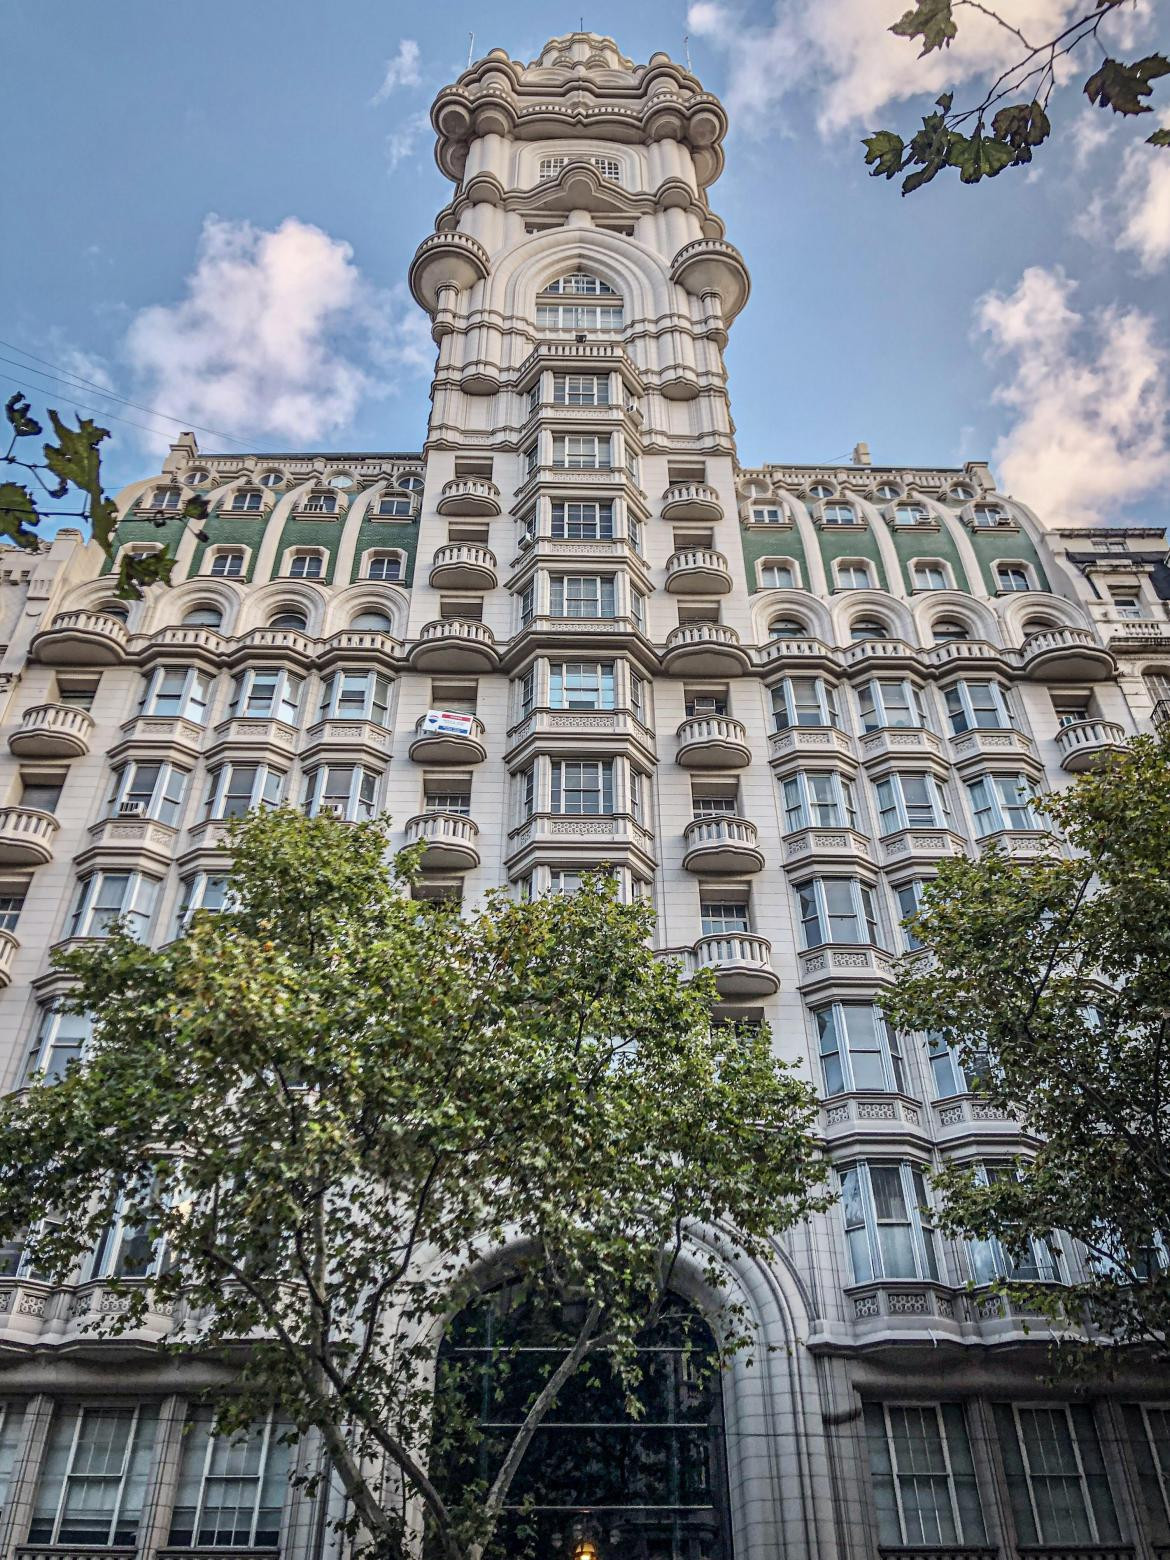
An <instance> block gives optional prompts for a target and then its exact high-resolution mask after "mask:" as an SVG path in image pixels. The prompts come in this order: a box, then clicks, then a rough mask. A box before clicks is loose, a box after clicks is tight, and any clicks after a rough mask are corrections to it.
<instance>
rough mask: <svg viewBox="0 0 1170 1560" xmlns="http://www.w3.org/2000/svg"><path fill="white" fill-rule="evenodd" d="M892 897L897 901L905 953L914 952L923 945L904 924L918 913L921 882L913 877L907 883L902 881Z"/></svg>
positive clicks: (920, 899)
mask: <svg viewBox="0 0 1170 1560" xmlns="http://www.w3.org/2000/svg"><path fill="white" fill-rule="evenodd" d="M894 897H895V898H896V899H897V901H898V918H899V920H900V922H901V924H902V939H903V942H904V944H905V948H906V952H907V953H914V952H915V951H916V950H917V949H919V948H921V947H922V946H923V945H922V943H921V941H920V940H919V939H918V938H917V937H915V935H914V933H913V932H912V931H911V930H910V928H909V927H908V926H907V925H906V922H907V920H909V918H910V917H911V916H915V915H917V914H918V908H919V906H920V905H921V903H922V882H921V880H920V879H919V878H914V879H913V880H912V881H911V882H909V883H903V884H901V885H900V886H899V887H898V888H896V889H895V890H894Z"/></svg>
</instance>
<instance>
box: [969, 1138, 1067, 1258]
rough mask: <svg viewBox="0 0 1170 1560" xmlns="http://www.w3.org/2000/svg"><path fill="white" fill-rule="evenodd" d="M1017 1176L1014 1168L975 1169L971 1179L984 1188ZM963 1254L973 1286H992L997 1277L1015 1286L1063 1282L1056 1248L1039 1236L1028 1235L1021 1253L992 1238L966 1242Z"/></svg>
mask: <svg viewBox="0 0 1170 1560" xmlns="http://www.w3.org/2000/svg"><path fill="white" fill-rule="evenodd" d="M1018 1174H1019V1172H1018V1171H1017V1170H1016V1168H1015V1166H1014V1165H1006V1164H1000V1165H994V1164H985V1165H976V1166H975V1178H976V1180H977V1181H978V1182H980V1183H981V1184H982V1185H984V1186H991V1185H993V1184H994V1183H995V1182H996V1181H1006V1180H1014V1179H1015V1178H1016V1177H1017V1176H1018ZM967 1252H968V1255H969V1256H970V1259H971V1272H972V1276H973V1278H974V1280H975V1282H976V1283H977V1284H992V1283H994V1282H995V1280H996V1279H997V1278H1008V1279H1014V1280H1016V1281H1018V1282H1019V1283H1042V1284H1061V1283H1063V1282H1064V1274H1063V1272H1062V1270H1061V1264H1060V1258H1059V1256H1058V1255H1057V1252H1056V1248H1055V1247H1054V1245H1053V1244H1052V1242H1051V1241H1048V1240H1045V1239H1043V1238H1042V1237H1039V1236H1029V1237H1028V1238H1027V1240H1026V1241H1025V1242H1024V1247H1023V1250H1022V1251H1021V1252H1009V1251H1008V1249H1007V1247H1006V1246H1005V1245H1004V1244H1003V1242H1002V1241H1000V1240H998V1239H997V1238H996V1237H994V1236H991V1237H989V1238H988V1239H986V1240H969V1241H968V1242H967Z"/></svg>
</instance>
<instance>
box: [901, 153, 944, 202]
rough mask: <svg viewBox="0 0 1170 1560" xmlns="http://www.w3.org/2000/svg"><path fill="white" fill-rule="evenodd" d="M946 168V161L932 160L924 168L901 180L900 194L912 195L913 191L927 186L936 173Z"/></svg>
mask: <svg viewBox="0 0 1170 1560" xmlns="http://www.w3.org/2000/svg"><path fill="white" fill-rule="evenodd" d="M945 167H946V160H945V159H944V158H942V157H935V158H932V159H931V161H930V162H928V163H927V164H926V165H925V166H924V167H922V168H918V169H916V170H915V171H914V172H913V173H909V174H907V175H906V177H905V178H904V179H903V180H902V194H903V195H913V193H914V191H915V190H920V189H921V188H922V186H923V185H924V184H929V183H930V181H931V179H933V178H934V176H935V174H936V173H939V172H941V170H942V169H943V168H945Z"/></svg>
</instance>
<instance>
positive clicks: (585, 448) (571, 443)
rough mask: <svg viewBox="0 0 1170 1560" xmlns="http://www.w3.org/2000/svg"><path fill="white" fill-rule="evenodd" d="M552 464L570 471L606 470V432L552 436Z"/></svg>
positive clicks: (608, 444) (608, 464)
mask: <svg viewBox="0 0 1170 1560" xmlns="http://www.w3.org/2000/svg"><path fill="white" fill-rule="evenodd" d="M553 465H554V466H562V467H566V468H567V469H568V470H570V471H608V470H609V467H610V439H609V434H608V433H558V434H555V435H554V436H553Z"/></svg>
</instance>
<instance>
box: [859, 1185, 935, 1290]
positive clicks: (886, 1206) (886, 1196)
mask: <svg viewBox="0 0 1170 1560" xmlns="http://www.w3.org/2000/svg"><path fill="white" fill-rule="evenodd" d="M838 1174H839V1177H840V1183H841V1212H842V1216H843V1218H844V1221H845V1241H846V1244H847V1246H848V1248H849V1260H850V1264H851V1266H852V1269H853V1282H854V1283H855V1284H867V1283H870V1282H872V1281H873V1280H874V1279H881V1278H920V1279H935V1280H937V1279H938V1257H937V1256H936V1254H935V1246H934V1221H933V1218H932V1217H931V1212H930V1205H929V1203H928V1202H927V1200H926V1183H925V1181H924V1179H923V1175H922V1171H921V1170H920V1169H919V1168H918V1166H917V1165H912V1164H908V1163H906V1162H904V1161H903V1162H902V1163H900V1164H888V1163H887V1164H882V1163H876V1162H868V1161H866V1160H862V1161H860V1162H859V1163H857V1164H854V1165H849V1166H847V1167H844V1168H842V1169H841V1170H840V1171H839V1172H838Z"/></svg>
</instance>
